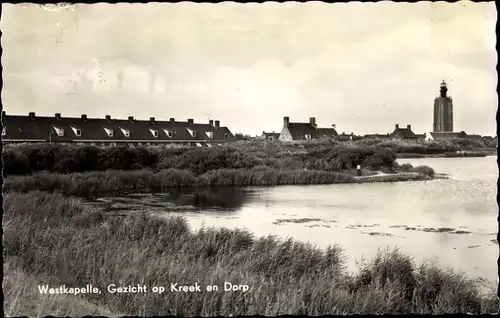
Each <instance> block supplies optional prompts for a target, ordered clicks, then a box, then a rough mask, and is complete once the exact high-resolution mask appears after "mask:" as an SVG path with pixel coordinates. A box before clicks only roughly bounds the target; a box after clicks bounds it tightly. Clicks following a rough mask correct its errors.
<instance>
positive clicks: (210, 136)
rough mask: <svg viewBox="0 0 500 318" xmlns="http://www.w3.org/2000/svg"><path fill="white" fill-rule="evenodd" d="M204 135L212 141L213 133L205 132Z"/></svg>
mask: <svg viewBox="0 0 500 318" xmlns="http://www.w3.org/2000/svg"><path fill="white" fill-rule="evenodd" d="M206 134H207V137H208V138H209V139H214V133H213V132H211V131H207V132H206Z"/></svg>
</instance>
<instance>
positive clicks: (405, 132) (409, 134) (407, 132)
mask: <svg viewBox="0 0 500 318" xmlns="http://www.w3.org/2000/svg"><path fill="white" fill-rule="evenodd" d="M392 135H393V136H395V135H399V136H400V137H403V138H416V137H417V136H416V135H415V134H414V133H413V131H411V129H410V128H396V129H394V131H393V132H392Z"/></svg>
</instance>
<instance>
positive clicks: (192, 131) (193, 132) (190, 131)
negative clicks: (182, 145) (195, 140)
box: [186, 128, 196, 137]
mask: <svg viewBox="0 0 500 318" xmlns="http://www.w3.org/2000/svg"><path fill="white" fill-rule="evenodd" d="M186 129H187V130H188V131H189V134H190V135H191V137H196V131H194V130H191V129H189V128H186Z"/></svg>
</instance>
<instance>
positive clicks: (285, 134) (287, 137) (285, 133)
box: [279, 127, 293, 141]
mask: <svg viewBox="0 0 500 318" xmlns="http://www.w3.org/2000/svg"><path fill="white" fill-rule="evenodd" d="M279 140H281V141H293V138H292V134H291V133H290V130H289V129H288V128H287V127H283V130H282V131H281V133H280V138H279Z"/></svg>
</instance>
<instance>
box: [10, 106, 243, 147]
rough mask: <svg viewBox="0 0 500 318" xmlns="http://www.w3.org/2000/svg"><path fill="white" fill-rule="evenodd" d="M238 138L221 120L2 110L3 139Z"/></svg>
mask: <svg viewBox="0 0 500 318" xmlns="http://www.w3.org/2000/svg"><path fill="white" fill-rule="evenodd" d="M231 140H234V135H233V134H232V133H231V131H230V130H229V128H227V127H223V126H221V125H220V121H218V120H215V121H214V120H210V121H209V122H208V123H195V122H194V121H193V119H188V120H187V121H177V120H176V119H175V118H170V120H168V121H161V120H156V119H155V118H154V117H151V118H149V120H137V119H135V118H134V117H132V116H130V117H128V119H115V118H111V116H110V115H106V117H105V118H89V117H87V115H86V114H82V115H81V117H63V116H62V115H61V114H60V113H56V114H55V115H54V116H36V114H35V113H34V112H31V113H29V115H28V116H22V115H8V114H6V113H5V111H3V112H2V141H3V142H74V143H78V144H92V145H103V146H115V145H118V144H121V145H124V144H128V145H161V144H184V145H193V146H195V145H196V146H199V147H203V146H211V145H214V144H221V143H225V142H228V141H231Z"/></svg>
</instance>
